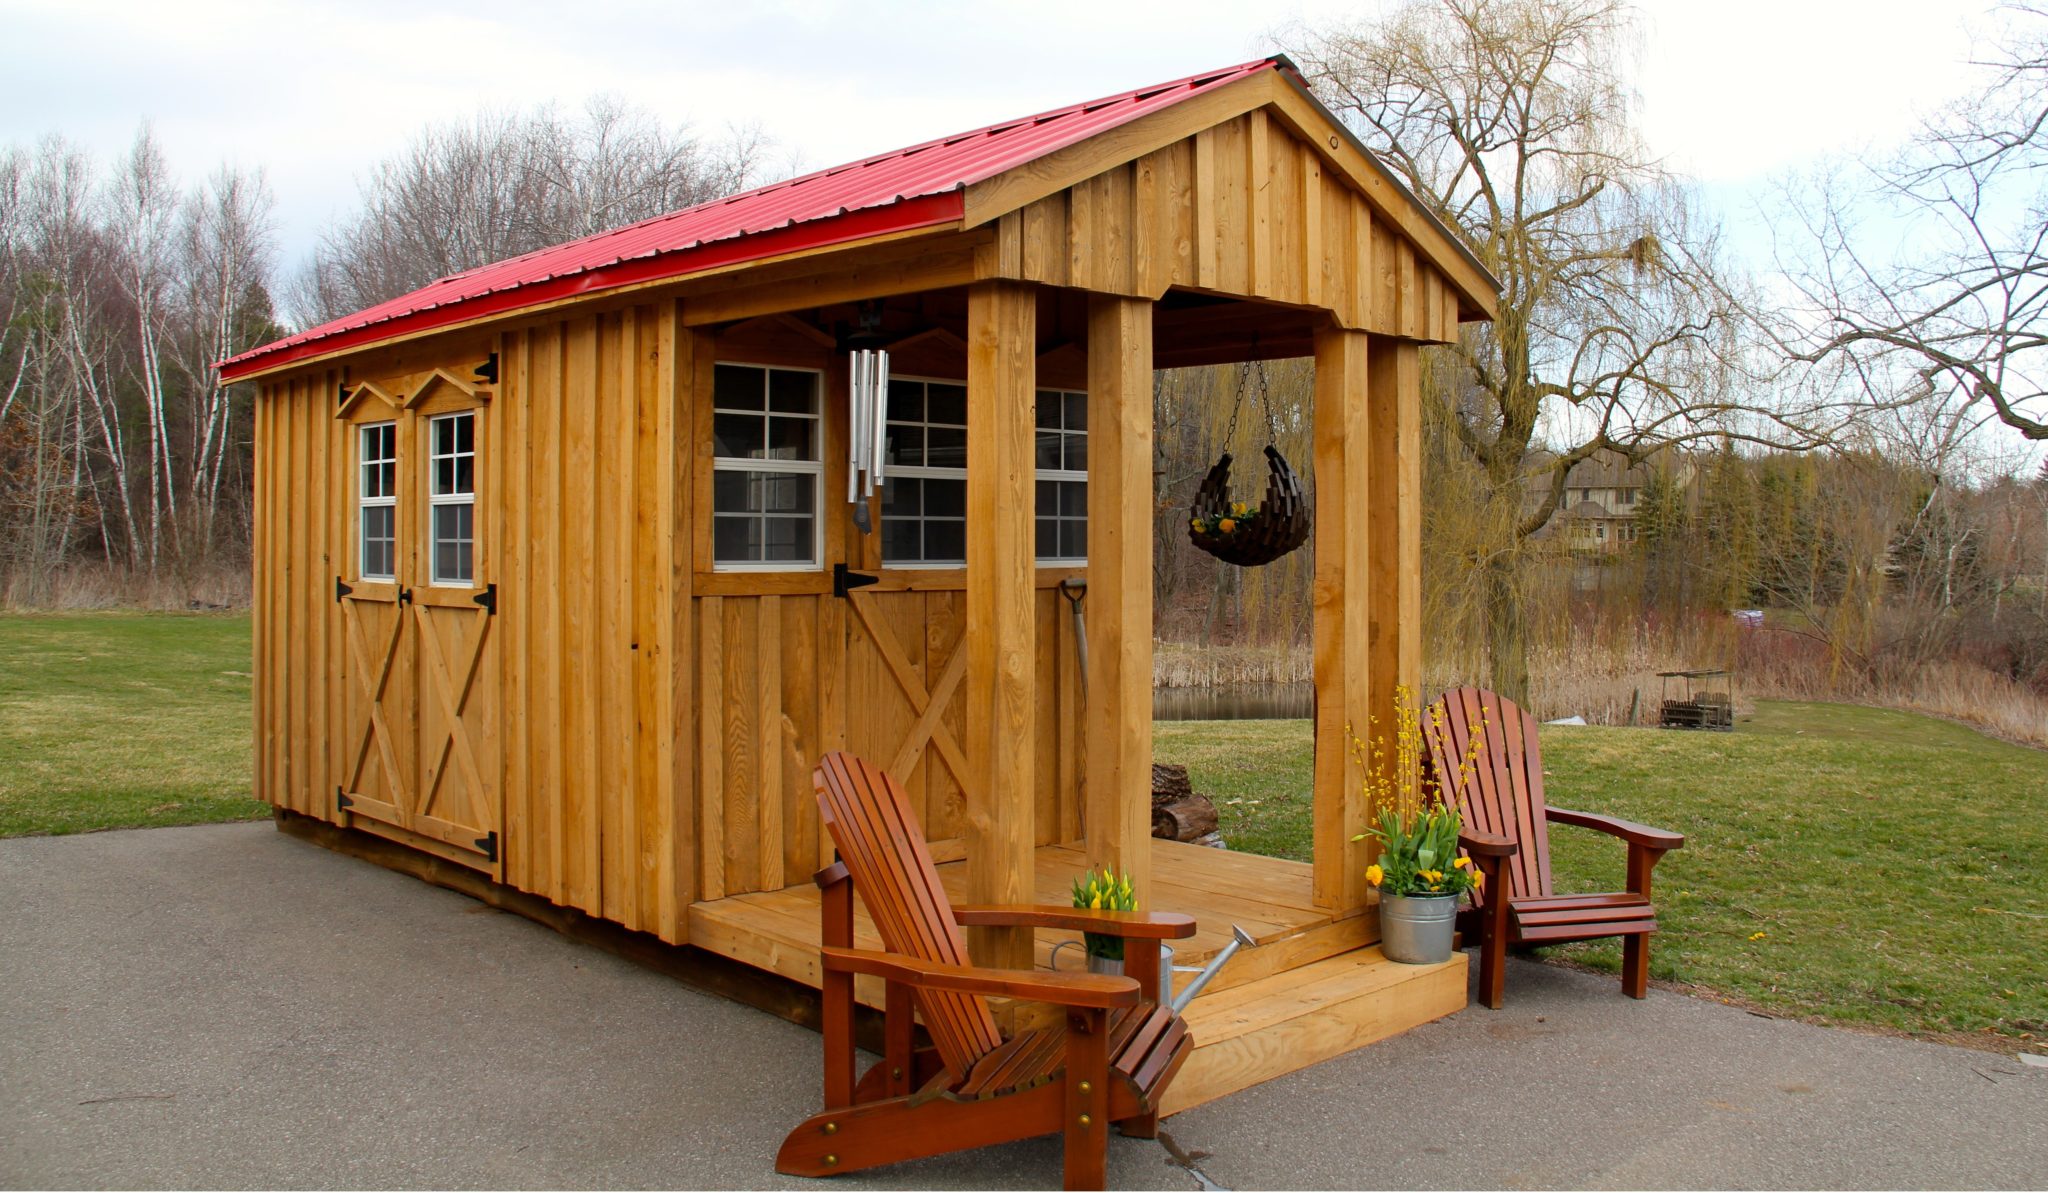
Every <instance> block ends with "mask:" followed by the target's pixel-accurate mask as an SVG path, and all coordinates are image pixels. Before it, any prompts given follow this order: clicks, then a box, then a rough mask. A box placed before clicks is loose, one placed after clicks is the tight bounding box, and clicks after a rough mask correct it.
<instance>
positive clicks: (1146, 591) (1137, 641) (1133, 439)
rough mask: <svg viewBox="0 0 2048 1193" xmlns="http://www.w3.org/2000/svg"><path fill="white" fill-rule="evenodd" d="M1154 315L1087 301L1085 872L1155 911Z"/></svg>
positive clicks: (1134, 306) (1134, 305)
mask: <svg viewBox="0 0 2048 1193" xmlns="http://www.w3.org/2000/svg"><path fill="white" fill-rule="evenodd" d="M1152 515H1153V498H1152V304H1151V303H1150V302H1148V301H1146V300H1143V299H1132V298H1118V297H1115V296H1113V295H1107V294H1096V295H1091V296H1090V297H1089V300H1088V598H1087V607H1088V639H1089V641H1088V702H1087V709H1086V712H1085V721H1084V725H1085V729H1084V731H1083V732H1084V741H1085V743H1086V744H1085V757H1086V759H1087V769H1086V808H1087V835H1088V864H1089V865H1091V866H1095V867H1104V866H1106V867H1108V868H1109V869H1110V870H1112V871H1120V872H1123V873H1127V874H1129V875H1130V876H1131V884H1132V886H1133V887H1134V888H1136V890H1137V894H1138V906H1139V907H1141V908H1143V909H1146V910H1156V909H1155V908H1153V907H1152V903H1151V890H1150V882H1151V870H1152Z"/></svg>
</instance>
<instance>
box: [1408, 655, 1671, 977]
mask: <svg viewBox="0 0 2048 1193" xmlns="http://www.w3.org/2000/svg"><path fill="white" fill-rule="evenodd" d="M1482 727H1483V731H1484V732H1483V737H1482V738H1481V740H1480V745H1479V746H1478V748H1477V754H1476V756H1475V755H1474V753H1473V746H1472V745H1471V743H1472V741H1473V738H1474V735H1475V734H1479V733H1481V731H1482ZM1422 735H1423V740H1424V742H1425V743H1426V745H1427V747H1428V756H1429V761H1430V769H1431V771H1432V774H1433V776H1434V777H1435V779H1436V781H1437V782H1438V783H1439V784H1440V785H1441V786H1442V787H1443V789H1444V790H1445V792H1446V793H1447V794H1452V793H1455V794H1454V798H1462V800H1463V802H1464V812H1465V830H1466V831H1465V834H1464V835H1463V836H1462V837H1460V839H1459V844H1461V845H1463V846H1464V847H1465V852H1467V853H1468V854H1471V855H1472V857H1473V859H1474V861H1475V862H1476V863H1477V864H1478V866H1479V868H1480V870H1481V871H1482V872H1483V873H1484V874H1485V875H1486V884H1485V887H1484V888H1483V892H1482V893H1479V894H1475V896H1474V898H1473V907H1472V908H1471V909H1470V910H1468V911H1466V912H1464V913H1463V914H1461V915H1460V916H1459V921H1458V926H1459V930H1460V931H1462V932H1463V933H1464V934H1465V939H1467V940H1475V939H1476V940H1477V941H1478V942H1479V997H1480V1001H1482V1002H1484V1003H1485V1004H1486V1005H1487V1006H1489V1007H1498V1006H1500V1004H1501V991H1502V984H1503V982H1504V981H1505V978H1506V970H1507V950H1508V948H1509V947H1510V946H1526V945H1539V944H1564V943H1566V942H1568V941H1574V940H1598V939H1600V938H1602V937H1608V936H1619V937H1621V938H1622V961H1621V988H1622V990H1623V992H1625V993H1626V994H1627V995H1628V996H1629V997H1630V998H1642V997H1643V996H1645V995H1646V994H1648V993H1649V987H1650V934H1651V933H1652V932H1655V931H1656V930H1657V910H1656V908H1655V907H1653V906H1652V905H1651V903H1650V871H1651V869H1652V868H1654V867H1655V866H1656V865H1657V860H1658V859H1659V858H1661V857H1663V856H1664V854H1665V853H1666V852H1667V851H1669V850H1673V849H1678V848H1680V847H1681V846H1683V845H1684V844H1685V838H1684V837H1682V836H1680V835H1679V834H1677V833H1667V832H1665V831H1664V830H1662V829H1654V828H1649V827H1647V826H1645V825H1640V824H1634V823H1631V822H1629V821H1626V820H1617V819H1615V818H1614V817H1612V816H1601V815H1597V814H1595V813H1592V812H1572V811H1568V810H1566V809H1564V808H1558V807H1552V806H1550V805H1549V804H1547V803H1546V802H1545V801H1544V798H1543V755H1542V753H1541V751H1540V749H1539V748H1538V746H1537V744H1536V719H1535V718H1534V717H1532V716H1530V715H1529V714H1528V713H1527V712H1526V711H1524V710H1523V709H1522V708H1521V706H1519V705H1517V704H1516V703H1515V702H1514V701H1512V700H1508V699H1506V698H1505V697H1502V696H1499V695H1496V694H1494V693H1493V692H1489V691H1486V690H1484V689H1482V688H1453V689H1451V690H1450V691H1448V692H1445V693H1444V694H1443V695H1442V696H1440V697H1438V698H1437V701H1436V703H1435V704H1433V705H1431V706H1430V707H1429V708H1427V709H1425V710H1423V714H1422ZM1467 759H1470V760H1471V764H1470V768H1469V770H1466V771H1464V777H1463V780H1462V782H1460V781H1459V775H1460V769H1461V767H1463V766H1464V765H1465V763H1466V760H1467ZM1553 823H1556V824H1575V825H1578V826H1580V827H1582V828H1590V829H1596V830H1598V831H1600V832H1603V833H1607V834H1609V835H1610V836H1615V837H1619V838H1621V839H1622V840H1623V841H1626V842H1627V843H1628V890H1627V891H1624V892H1619V893H1615V894H1604V895H1560V894H1557V893H1556V892H1554V891H1553V890H1552V889H1551V885H1550V825H1551V824H1553ZM1503 877H1505V878H1506V885H1505V886H1503V885H1502V879H1503Z"/></svg>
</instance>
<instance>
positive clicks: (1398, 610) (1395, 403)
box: [1365, 338, 1427, 817]
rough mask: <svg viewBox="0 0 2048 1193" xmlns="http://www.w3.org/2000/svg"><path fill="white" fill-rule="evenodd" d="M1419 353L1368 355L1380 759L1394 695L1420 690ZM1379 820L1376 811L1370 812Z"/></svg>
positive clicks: (1373, 687) (1378, 350)
mask: <svg viewBox="0 0 2048 1193" xmlns="http://www.w3.org/2000/svg"><path fill="white" fill-rule="evenodd" d="M1420 351H1421V349H1420V348H1419V347H1418V346H1417V345H1415V344H1413V343H1409V342H1407V341H1400V340H1389V339H1385V338H1376V339H1374V340H1373V342H1372V344H1371V347H1370V348H1369V350H1368V352H1367V364H1366V392H1367V395H1368V396H1369V399H1370V400H1369V401H1368V402H1367V403H1366V405H1367V409H1368V411H1369V413H1368V415H1367V418H1368V420H1369V423H1368V430H1367V434H1368V436H1369V437H1370V441H1371V448H1370V450H1369V452H1368V454H1369V455H1370V457H1371V461H1372V462H1371V464H1370V465H1368V472H1369V474H1370V475H1369V478H1368V479H1369V485H1368V489H1369V491H1370V493H1371V497H1370V498H1369V499H1368V501H1369V503H1370V508H1371V510H1372V522H1371V526H1372V536H1371V539H1372V541H1371V545H1370V546H1369V547H1368V548H1367V553H1368V555H1369V556H1370V564H1369V566H1370V568H1371V575H1372V590H1371V596H1370V597H1369V598H1368V601H1369V607H1370V613H1369V614H1368V616H1369V617H1370V619H1371V629H1370V631H1368V637H1369V641H1370V642H1371V644H1372V645H1371V655H1372V659H1371V662H1370V664H1369V670H1368V672H1367V675H1368V680H1367V682H1368V684H1369V694H1368V697H1367V698H1368V700H1369V701H1370V707H1371V709H1372V715H1373V716H1375V717H1377V718H1379V719H1378V721H1377V722H1375V723H1374V725H1373V739H1376V740H1377V741H1378V742H1379V748H1380V749H1381V750H1382V751H1383V754H1382V755H1381V756H1382V757H1385V758H1388V759H1392V758H1394V757H1395V753H1394V728H1395V726H1394V692H1395V689H1396V688H1397V687H1405V688H1407V689H1408V693H1409V696H1410V698H1411V699H1412V700H1413V701H1414V702H1415V704H1416V705H1417V707H1420V706H1421V705H1422V703H1423V702H1424V701H1425V700H1426V699H1427V696H1426V695H1425V694H1424V693H1423V691H1422V366H1421V357H1420V355H1419V353H1420ZM1365 814H1366V815H1367V816H1371V817H1376V816H1378V815H1379V809H1377V808H1367V809H1365Z"/></svg>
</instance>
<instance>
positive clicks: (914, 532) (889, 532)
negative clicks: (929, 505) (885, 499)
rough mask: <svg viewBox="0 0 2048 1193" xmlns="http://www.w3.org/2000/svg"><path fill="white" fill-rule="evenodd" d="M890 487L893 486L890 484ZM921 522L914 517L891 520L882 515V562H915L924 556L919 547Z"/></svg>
mask: <svg viewBox="0 0 2048 1193" xmlns="http://www.w3.org/2000/svg"><path fill="white" fill-rule="evenodd" d="M891 487H892V488H893V487H894V486H891ZM922 528H923V524H922V523H920V522H919V521H918V520H917V519H916V518H899V519H896V520H895V521H891V520H890V519H889V517H888V515H886V514H884V515H883V516H882V562H883V563H916V562H918V561H919V560H920V559H922V558H924V553H923V551H922V550H921V549H920V544H919V540H920V538H921V537H922V536H921V534H920V531H921V530H922Z"/></svg>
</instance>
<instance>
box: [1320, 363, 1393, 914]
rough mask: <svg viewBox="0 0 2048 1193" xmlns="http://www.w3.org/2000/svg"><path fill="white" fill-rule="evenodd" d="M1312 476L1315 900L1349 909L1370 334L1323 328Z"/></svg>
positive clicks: (1366, 541)
mask: <svg viewBox="0 0 2048 1193" xmlns="http://www.w3.org/2000/svg"><path fill="white" fill-rule="evenodd" d="M1315 352H1316V381H1315V424H1314V425H1315V477H1316V511H1315V513H1316V521H1315V536H1316V538H1315V541H1316V576H1315V682H1316V723H1315V732H1316V746H1315V797H1314V798H1315V821H1314V842H1315V843H1314V860H1315V901H1316V906H1318V907H1327V908H1332V909H1336V910H1349V909H1351V908H1355V907H1362V906H1364V905H1365V903H1366V902H1367V895H1368V892H1369V890H1370V887H1369V886H1368V885H1367V883H1366V881H1365V866H1366V857H1365V855H1366V848H1365V846H1364V845H1363V844H1353V843H1352V840H1351V838H1352V837H1354V836H1357V835H1358V834H1359V833H1361V832H1364V831H1365V827H1366V817H1367V814H1368V812H1369V809H1367V808H1366V806H1365V800H1364V798H1363V795H1362V793H1361V792H1360V789H1359V788H1360V783H1361V781H1362V780H1363V778H1364V775H1365V771H1364V768H1363V767H1362V766H1361V765H1359V762H1358V760H1357V758H1356V756H1355V755H1354V753H1353V751H1352V748H1351V740H1352V736H1353V735H1354V734H1355V735H1357V736H1358V737H1359V738H1361V739H1362V738H1364V737H1365V736H1366V735H1367V733H1368V732H1369V731H1370V723H1369V720H1368V718H1369V717H1370V716H1371V715H1372V711H1373V705H1372V699H1371V696H1372V688H1371V666H1372V651H1371V633H1372V617H1371V595H1372V586H1371V572H1370V557H1371V545H1372V537H1373V532H1372V524H1373V519H1374V517H1375V516H1376V515H1379V514H1382V513H1385V512H1388V511H1382V510H1377V509H1375V508H1374V506H1373V504H1372V500H1371V497H1372V491H1371V488H1370V483H1371V480H1372V470H1373V460H1372V459H1371V454H1370V440H1369V428H1370V422H1369V419H1370V413H1369V403H1368V400H1367V395H1368V384H1369V382H1368V375H1367V374H1368V370H1367V359H1368V352H1367V336H1366V334H1365V333H1364V332H1360V331H1349V330H1346V329H1344V328H1340V327H1336V326H1334V325H1329V326H1325V327H1323V328H1321V329H1319V330H1318V331H1317V332H1316V338H1315Z"/></svg>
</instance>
